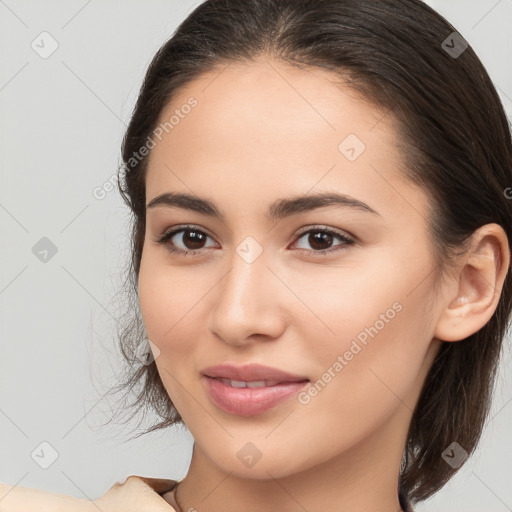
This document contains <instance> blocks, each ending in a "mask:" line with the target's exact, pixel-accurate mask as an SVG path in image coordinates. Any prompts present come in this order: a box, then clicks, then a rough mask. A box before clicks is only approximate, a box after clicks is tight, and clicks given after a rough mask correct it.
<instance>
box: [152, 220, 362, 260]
mask: <svg viewBox="0 0 512 512" xmlns="http://www.w3.org/2000/svg"><path fill="white" fill-rule="evenodd" d="M182 231H193V232H195V233H200V234H202V235H206V236H207V237H210V235H208V233H205V232H204V231H202V230H200V229H197V228H196V227H195V226H181V227H179V228H177V229H173V230H172V231H169V232H166V233H164V234H163V235H161V236H159V237H157V238H156V239H155V242H156V243H158V244H161V245H164V246H165V247H166V249H167V250H168V251H169V252H170V253H175V254H179V255H182V256H187V255H188V254H190V255H192V256H199V255H200V251H201V250H202V249H197V250H191V251H184V250H183V249H177V248H176V247H172V246H170V245H169V244H168V243H167V241H168V240H170V239H171V238H172V237H173V236H174V235H176V234H178V233H181V232H182ZM309 233H327V234H329V235H333V236H335V237H337V238H339V239H340V240H341V241H342V242H344V244H343V245H342V246H341V247H339V246H338V248H334V249H323V250H320V251H315V250H307V249H299V250H301V251H305V253H306V254H307V255H308V256H311V255H323V256H327V255H328V254H331V253H335V252H338V251H343V250H346V249H347V248H348V246H350V245H353V244H355V243H356V242H355V240H353V239H352V238H350V237H348V236H346V235H343V234H341V233H340V232H338V231H334V230H332V229H329V228H325V227H320V226H318V227H317V226H315V227H312V228H309V229H307V230H305V231H302V232H301V233H299V234H298V235H297V239H296V241H298V240H300V239H301V238H302V237H303V236H304V235H307V234H309ZM210 238H212V237H210ZM294 243H295V242H294Z"/></svg>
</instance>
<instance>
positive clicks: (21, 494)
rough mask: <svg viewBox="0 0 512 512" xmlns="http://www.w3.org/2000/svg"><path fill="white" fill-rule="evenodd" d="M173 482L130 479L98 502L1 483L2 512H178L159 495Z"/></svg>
mask: <svg viewBox="0 0 512 512" xmlns="http://www.w3.org/2000/svg"><path fill="white" fill-rule="evenodd" d="M171 483H172V481H171V480H166V479H162V478H148V477H139V476H135V475H131V476H129V477H128V478H127V479H126V481H125V482H124V483H122V484H121V483H116V484H114V485H113V486H112V487H111V488H110V489H109V490H108V491H107V492H106V493H105V494H104V495H103V496H101V497H100V498H98V499H96V500H92V501H91V500H88V499H83V498H75V497H73V496H68V495H65V494H57V493H53V492H48V491H42V490H39V489H32V488H29V487H21V486H11V485H7V484H2V483H0V510H1V511H2V512H27V511H28V510H30V511H34V512H36V511H37V512H146V511H147V512H176V511H175V509H174V508H173V507H171V505H169V504H168V503H167V502H166V501H165V500H164V499H163V498H162V497H161V496H159V494H158V493H159V492H164V491H165V490H167V489H168V488H169V487H170V485H171Z"/></svg>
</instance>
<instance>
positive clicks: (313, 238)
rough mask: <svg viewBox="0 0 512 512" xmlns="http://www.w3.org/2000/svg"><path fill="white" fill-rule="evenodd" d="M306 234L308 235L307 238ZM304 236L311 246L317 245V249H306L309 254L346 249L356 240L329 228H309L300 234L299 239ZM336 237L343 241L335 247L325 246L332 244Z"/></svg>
mask: <svg viewBox="0 0 512 512" xmlns="http://www.w3.org/2000/svg"><path fill="white" fill-rule="evenodd" d="M306 235H308V236H307V238H305V237H306ZM303 238H305V239H306V242H307V243H308V244H309V245H310V246H313V247H315V246H316V247H317V249H316V250H308V249H304V250H305V251H306V253H307V254H328V253H332V252H336V251H340V250H343V249H346V248H347V246H349V245H353V244H354V243H355V240H353V239H352V238H350V237H348V236H346V235H344V234H342V233H339V232H338V231H334V230H332V229H328V228H312V229H309V230H308V231H305V232H303V233H302V234H301V235H300V237H299V238H298V241H300V240H302V239H303ZM334 238H338V239H339V240H341V241H342V242H343V243H342V244H339V245H337V246H335V247H334V248H325V245H329V246H330V245H331V244H332V242H333V239H334ZM318 246H320V247H318Z"/></svg>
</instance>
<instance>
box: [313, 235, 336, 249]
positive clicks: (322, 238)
mask: <svg viewBox="0 0 512 512" xmlns="http://www.w3.org/2000/svg"><path fill="white" fill-rule="evenodd" d="M332 237H333V235H331V234H330V233H321V232H316V233H314V234H313V233H310V235H309V240H308V242H309V243H310V245H311V247H313V248H315V249H319V250H322V249H328V248H329V247H325V246H324V247H322V241H323V242H324V244H325V242H327V245H328V246H329V245H330V244H331V242H332ZM318 243H320V247H318V246H317V244H318Z"/></svg>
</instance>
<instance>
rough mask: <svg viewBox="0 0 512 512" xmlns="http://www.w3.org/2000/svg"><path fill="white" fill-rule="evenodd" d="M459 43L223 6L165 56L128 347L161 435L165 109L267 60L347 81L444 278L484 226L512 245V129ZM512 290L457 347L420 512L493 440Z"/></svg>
mask: <svg viewBox="0 0 512 512" xmlns="http://www.w3.org/2000/svg"><path fill="white" fill-rule="evenodd" d="M454 31H455V29H454V28H453V27H452V25H450V24H449V23H448V22H447V21H446V20H445V19H444V18H442V17H441V16H440V15H439V14H437V13H436V12H435V11H433V10H432V9H431V8H429V7H428V6H426V5H425V4H423V3H422V2H420V1H419V0H244V1H243V2H241V1H239V0H210V1H207V2H204V3H203V4H201V5H200V6H199V7H197V8H196V9H195V10H194V11H193V12H192V13H191V14H190V15H189V16H188V18H187V19H186V20H185V21H184V22H183V23H182V24H181V25H180V26H179V27H178V29H177V31H176V32H175V34H174V35H173V37H172V38H171V39H170V40H169V41H168V42H167V43H166V44H165V45H164V46H163V47H162V48H161V49H160V50H159V51H158V53H157V54H156V56H155V57H154V59H153V61H152V63H151V65H150V67H149V69H148V72H147V75H146V78H145V81H144V84H143V87H142V90H141V92H140V96H139V98H138V101H137V104H136V107H135V110H134V113H133V117H132V119H131V122H130V125H129V126H128V130H127V132H126V136H125V139H124V142H123V164H124V165H123V170H124V172H123V175H122V179H120V181H119V187H120V191H121V194H122V195H123V198H124V200H125V201H126V203H127V204H128V205H129V207H130V208H131V210H132V212H133V215H134V224H133V233H132V236H133V239H132V242H133V247H132V249H133V253H132V261H131V262H130V263H131V266H130V269H129V280H128V281H127V284H128V285H129V292H130V294H131V295H130V298H131V299H132V301H133V303H132V304H131V305H130V309H131V311H138V312H137V314H136V315H135V316H134V317H130V321H129V322H128V323H125V324H124V325H125V327H124V330H123V332H121V333H120V341H121V349H122V351H123V354H124V355H125V357H126V359H127V360H128V361H129V363H130V365H131V366H130V370H131V371H132V373H131V374H130V376H129V379H128V380H127V381H126V382H125V383H123V385H122V386H121V387H120V388H121V389H122V388H126V389H128V390H131V389H132V387H133V386H134V385H135V384H137V383H139V382H140V381H143V383H142V389H141V390H140V393H139V394H138V398H137V400H136V402H135V403H134V404H133V405H135V406H138V407H139V409H140V408H141V407H142V406H147V405H151V406H153V407H154V410H155V411H156V412H157V413H158V414H159V415H160V416H161V417H162V419H163V421H162V422H160V423H158V424H157V425H154V426H153V427H152V428H150V429H148V430H147V432H151V431H152V430H156V429H159V428H163V427H166V426H169V425H172V424H174V423H178V422H180V421H181V417H180V415H179V414H178V412H177V411H176V409H175V408H174V406H173V404H172V402H171V401H170V399H169V397H168V395H167V393H166V391H165V388H164V386H163V384H162V381H161V380H160V377H159V375H158V372H157V369H156V366H155V364H154V363H152V364H149V365H147V364H146V365H145V364H142V363H139V364H138V365H136V364H135V363H137V362H138V360H137V358H136V357H135V356H134V354H135V353H137V350H138V347H139V346H140V344H141V343H143V342H144V328H143V324H142V321H141V318H140V311H139V310H138V304H137V302H138V301H137V279H138V274H139V265H140V259H141V252H142V246H143V240H144V231H145V172H146V165H147V158H143V159H141V160H140V161H137V162H134V161H133V159H132V157H133V154H134V153H138V151H139V150H140V148H141V147H143V146H144V145H145V144H146V141H147V137H148V136H150V135H151V133H152V131H153V130H154V129H155V127H156V123H157V119H158V117H159V114H160V113H161V111H162V109H163V108H164V106H166V105H167V103H168V102H169V101H170V100H171V99H172V98H173V97H174V96H175V95H176V93H177V92H178V91H179V89H180V88H181V87H183V86H185V85H186V84H187V83H189V82H190V81H192V80H194V79H195V78H198V77H199V76H200V75H201V74H202V73H204V72H206V71H212V70H217V69H218V70H219V72H220V70H221V69H222V67H224V66H225V65H227V64H228V63H230V62H237V61H247V62H249V61H251V60H252V59H255V58H257V57H263V58H265V56H272V57H273V58H277V59H281V60H282V61H286V62H287V63H290V64H292V65H295V66H299V67H302V68H307V67H310V68H311V67H317V68H323V69H329V70H331V71H332V72H333V73H336V74H338V76H339V77H340V79H341V80H343V81H344V82H345V83H348V84H349V85H350V86H351V87H353V88H354V89H357V90H358V91H360V92H361V93H363V94H364V95H365V96H366V98H368V99H369V100H370V101H372V102H374V103H375V104H376V105H379V106H381V107H383V108H385V109H387V110H388V111H389V114H390V115H391V116H395V117H396V119H397V120H398V122H399V131H400V133H399V140H400V141H401V150H402V154H403V158H404V162H405V164H406V165H405V166H404V174H405V175H406V176H407V177H408V178H409V179H411V180H412V181H414V182H415V183H417V184H419V185H420V186H422V187H423V188H424V190H425V191H426V192H427V193H428V194H429V195H430V197H431V201H432V205H433V207H432V212H431V216H430V219H429V220H430V229H431V235H432V242H433V247H434V248H435V256H436V260H437V261H438V264H439V269H438V271H440V272H441V273H442V271H443V270H445V269H446V268H447V266H448V265H449V264H450V262H451V257H452V256H453V255H454V254H456V253H457V252H460V251H461V250H464V248H465V242H466V241H467V240H468V237H469V236H470V235H471V234H472V233H473V232H474V231H475V230H476V229H477V228H479V227H480V226H482V225H484V224H487V223H497V224H500V225H501V226H502V227H503V228H504V230H505V232H506V234H507V236H508V239H509V244H510V241H511V240H512V201H510V200H507V197H506V195H505V194H504V191H505V189H507V187H510V186H512V169H511V165H512V163H511V162H512V145H511V134H510V128H509V124H508V122H507V118H506V116H505V113H504V110H503V107H502V105H501V102H500V99H499V97H498V95H497V93H496V90H495V88H494V87H493V84H492V83H491V80H490V79H489V76H488V75H487V73H486V71H485V70H484V68H483V66H482V64H481V62H480V61H479V59H478V58H477V56H476V55H475V53H474V51H473V50H472V49H471V47H468V48H467V49H466V50H465V51H463V52H462V54H460V55H459V56H457V57H456V56H455V55H454V54H453V53H452V54H450V53H449V52H448V51H447V50H448V48H446V49H445V47H443V46H442V43H443V41H445V40H446V39H447V38H448V37H449V36H450V34H451V33H452V32H454ZM448 41H449V46H452V47H453V46H454V45H455V44H457V45H459V46H457V48H462V47H460V44H459V42H457V43H455V42H452V41H450V40H448ZM454 41H455V40H454ZM457 48H456V49H457ZM426 270H427V269H426ZM511 280H512V278H511V273H510V272H509V273H508V274H507V277H506V280H505V283H504V288H503V290H502V294H501V298H500V301H499V304H498V306H497V310H496V311H495V313H494V315H493V316H492V318H491V319H490V321H489V322H488V323H487V324H486V325H485V326H484V327H483V328H482V329H481V330H480V331H478V332H477V333H475V334H474V335H472V336H470V337H468V338H467V339H465V340H463V341H461V342H456V343H447V342H445V343H443V345H442V346H441V349H440V351H439V353H438V355H437V358H436V360H435V362H434V364H433V366H432V368H431V371H430V373H429V375H428V376H427V379H426V382H425V386H424V389H423V393H422V395H421V397H420V399H419V402H418V405H417V408H416V410H415V412H414V415H413V418H412V422H411V425H410V430H409V436H408V440H407V446H406V451H405V454H404V468H403V471H402V474H401V478H400V486H401V492H402V493H403V494H404V495H405V496H408V497H409V498H410V499H411V500H412V501H413V502H416V501H419V500H423V499H425V498H427V497H429V496H431V495H432V494H433V493H434V492H436V491H437V490H438V489H440V488H441V487H442V486H443V485H444V483H446V482H447V480H448V479H449V478H450V477H451V476H452V475H453V474H454V473H455V471H456V470H455V469H453V468H452V467H451V466H450V465H448V464H447V463H446V462H445V461H444V460H443V458H442V457H441V454H442V452H443V450H445V448H447V447H448V445H450V444H451V443H452V442H453V441H456V442H457V443H459V444H460V445H461V446H462V447H463V448H464V449H465V450H466V451H467V452H468V453H472V452H473V450H474V448H475V446H476V444H477V442H478V440H479V438H480V435H481V432H482V428H483V426H484V422H485V418H486V416H487V413H488V409H489V406H490V401H491V398H492V391H493V384H494V379H495V373H496V368H497V365H498V361H499V356H500V348H501V344H502V341H503V339H504V336H505V334H506V330H507V326H508V321H509V317H510V312H511V307H512V305H511V300H512V299H511V290H512V287H511V285H512V283H511ZM137 410H138V409H137Z"/></svg>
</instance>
